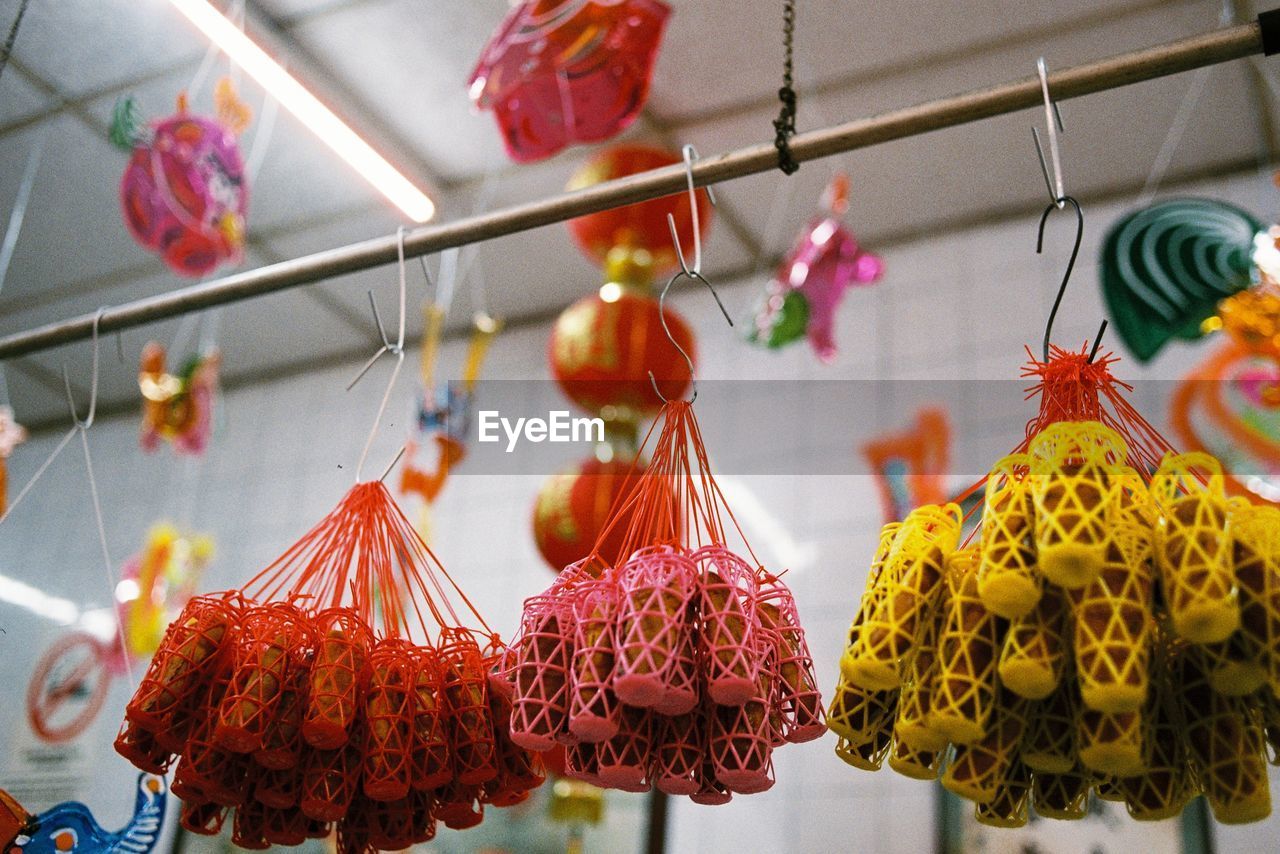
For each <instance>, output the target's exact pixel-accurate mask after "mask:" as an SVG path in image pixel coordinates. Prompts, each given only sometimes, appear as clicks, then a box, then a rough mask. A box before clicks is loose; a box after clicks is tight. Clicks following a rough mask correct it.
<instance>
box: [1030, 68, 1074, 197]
mask: <svg viewBox="0 0 1280 854" xmlns="http://www.w3.org/2000/svg"><path fill="white" fill-rule="evenodd" d="M1036 72H1037V74H1039V76H1040V92H1041V94H1042V95H1044V120H1045V124H1046V125H1048V128H1049V157H1050V159H1052V161H1053V178H1052V179H1050V177H1049V164H1048V163H1046V162H1045V157H1044V147H1043V146H1042V145H1041V144H1040V131H1038V130H1037V129H1036V127H1035V125H1032V126H1031V137H1032V139H1034V140H1035V143H1036V154H1037V155H1038V156H1039V158H1040V172H1041V174H1042V175H1044V185H1045V187H1046V188H1048V190H1049V199H1050V201H1052V202H1053V204H1054V207H1056V208H1058V210H1062V208H1063V207H1064V206H1065V205H1066V203H1067V193H1066V190H1064V189H1063V181H1062V154H1061V151H1060V149H1059V146H1058V132H1059V131H1065V128H1063V126H1062V112H1061V111H1060V110H1059V109H1058V102H1057V101H1055V100H1053V98H1052V97H1050V95H1049V68H1048V66H1047V65H1046V64H1045V61H1044V57H1043V56H1042V57H1040V58H1039V59H1037V60H1036Z"/></svg>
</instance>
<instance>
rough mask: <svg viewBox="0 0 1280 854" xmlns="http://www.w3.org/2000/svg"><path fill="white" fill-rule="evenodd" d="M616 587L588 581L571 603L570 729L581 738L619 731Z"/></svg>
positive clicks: (598, 737)
mask: <svg viewBox="0 0 1280 854" xmlns="http://www.w3.org/2000/svg"><path fill="white" fill-rule="evenodd" d="M617 608H618V588H617V585H615V584H613V583H612V582H611V581H610V580H599V581H592V582H587V583H586V584H584V585H583V589H582V593H581V595H580V596H579V598H578V599H576V600H575V601H574V603H573V610H574V619H575V621H576V623H577V625H576V635H575V639H574V654H573V689H572V696H571V697H570V700H569V731H570V732H571V733H573V734H574V735H575V736H577V737H578V738H579V739H581V740H582V741H586V742H591V743H595V742H600V741H604V740H606V739H609V738H612V737H613V736H614V735H616V734H617V732H618V705H619V704H618V698H617V697H616V696H615V695H614V693H613V688H612V687H611V684H610V683H611V682H612V680H613V671H614V663H615V659H616V655H615V652H614V650H615V645H614V636H615V631H614V624H615V621H616V612H617Z"/></svg>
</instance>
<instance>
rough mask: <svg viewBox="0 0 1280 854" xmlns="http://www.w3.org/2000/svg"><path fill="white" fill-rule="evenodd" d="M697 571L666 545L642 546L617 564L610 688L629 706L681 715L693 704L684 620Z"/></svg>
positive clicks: (693, 683)
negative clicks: (617, 602)
mask: <svg viewBox="0 0 1280 854" xmlns="http://www.w3.org/2000/svg"><path fill="white" fill-rule="evenodd" d="M696 573H697V569H696V567H695V566H694V563H693V561H692V560H690V559H689V557H688V556H686V555H685V554H682V553H681V552H678V551H676V550H674V549H672V548H669V547H662V546H660V547H656V548H649V549H642V550H641V551H639V552H637V553H636V554H634V555H632V557H631V559H630V560H629V561H627V563H626V564H625V565H624V566H623V567H622V572H621V574H620V575H621V581H620V582H619V585H620V587H621V589H622V601H621V604H620V608H619V620H618V663H617V671H616V673H615V674H614V677H613V690H614V691H615V692H616V693H617V695H618V699H620V700H622V702H624V703H627V704H629V705H632V706H640V707H643V708H654V709H657V710H658V711H660V712H661V713H662V714H664V715H682V714H685V713H686V712H689V711H691V710H692V709H693V707H694V705H695V704H696V703H697V702H698V692H697V684H696V683H697V670H696V669H695V667H694V661H693V649H692V644H690V642H689V641H690V632H691V627H690V626H689V625H688V622H687V621H686V615H687V614H688V612H689V610H690V607H689V605H690V599H692V598H695V597H696V596H697V593H698V589H697V586H696V584H695V577H696Z"/></svg>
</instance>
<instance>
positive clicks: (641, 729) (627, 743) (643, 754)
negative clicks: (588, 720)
mask: <svg viewBox="0 0 1280 854" xmlns="http://www.w3.org/2000/svg"><path fill="white" fill-rule="evenodd" d="M653 717H654V716H653V715H652V714H651V713H650V712H649V710H648V709H637V708H635V707H633V706H624V707H623V709H622V719H621V720H620V721H619V726H618V732H617V734H616V735H615V736H614V737H613V738H611V739H609V740H608V741H602V742H600V743H599V744H597V745H596V759H597V761H598V762H599V768H598V770H597V775H598V776H599V778H600V784H601V785H602V786H607V787H608V788H611V789H621V790H622V791H624V792H647V791H649V781H648V776H649V753H650V751H651V748H652V746H653V727H652V723H653V721H652V720H651V718H653Z"/></svg>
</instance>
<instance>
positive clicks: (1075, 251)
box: [1036, 196, 1107, 362]
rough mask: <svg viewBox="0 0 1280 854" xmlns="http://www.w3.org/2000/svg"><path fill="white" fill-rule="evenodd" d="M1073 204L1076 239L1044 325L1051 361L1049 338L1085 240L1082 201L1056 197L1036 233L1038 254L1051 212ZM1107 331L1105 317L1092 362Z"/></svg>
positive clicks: (1045, 351)
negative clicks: (1081, 245) (1047, 319)
mask: <svg viewBox="0 0 1280 854" xmlns="http://www.w3.org/2000/svg"><path fill="white" fill-rule="evenodd" d="M1068 204H1069V205H1071V207H1073V208H1074V209H1075V212H1076V239H1075V242H1074V243H1073V244H1072V245H1071V258H1070V259H1069V260H1068V261H1067V270H1066V272H1065V273H1063V274H1062V284H1060V285H1058V295H1057V296H1056V297H1054V300H1053V308H1052V309H1050V311H1049V321H1048V323H1046V324H1045V326H1044V347H1043V349H1042V351H1041V355H1042V356H1043V358H1044V361H1046V362H1048V361H1049V339H1050V337H1051V336H1052V334H1053V321H1054V318H1056V317H1057V316H1058V307H1059V306H1061V305H1062V298H1063V297H1064V296H1065V295H1066V293H1067V282H1069V281H1071V273H1072V271H1073V270H1074V269H1075V266H1076V258H1077V257H1079V255H1080V244H1081V242H1082V241H1083V240H1084V211H1083V210H1081V208H1080V203H1079V202H1078V201H1076V200H1075V199H1074V198H1073V197H1071V196H1062V197H1061V198H1059V199H1055V200H1054V202H1053V203H1052V204H1050V205H1048V206H1047V207H1046V208H1045V209H1044V213H1043V214H1041V215H1040V230H1039V232H1038V233H1037V235H1036V254H1037V255H1038V254H1040V253H1041V252H1043V251H1044V227H1045V223H1047V222H1048V221H1049V214H1051V213H1053V212H1054V211H1056V210H1059V209H1061V208H1064V207H1066V206H1067V205H1068ZM1106 331H1107V321H1106V319H1105V318H1104V319H1103V321H1102V325H1101V326H1099V327H1098V334H1097V335H1096V336H1095V337H1094V339H1093V350H1092V352H1090V353H1089V361H1090V362H1092V361H1093V359H1094V357H1095V356H1097V355H1098V347H1099V346H1100V345H1101V344H1102V335H1103V333H1105V332H1106Z"/></svg>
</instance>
